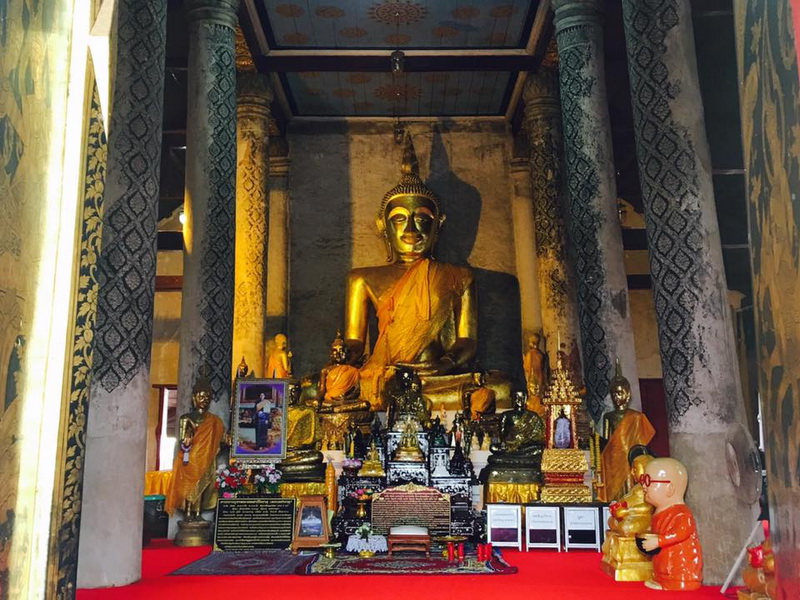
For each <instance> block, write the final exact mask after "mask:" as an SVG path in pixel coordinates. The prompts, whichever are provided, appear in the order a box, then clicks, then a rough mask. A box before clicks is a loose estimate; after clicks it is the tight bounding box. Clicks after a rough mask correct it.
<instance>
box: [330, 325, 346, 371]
mask: <svg viewBox="0 0 800 600" xmlns="http://www.w3.org/2000/svg"><path fill="white" fill-rule="evenodd" d="M330 356H331V362H332V363H333V364H335V365H343V364H344V363H346V362H347V344H345V343H344V339H342V332H341V331H337V332H336V339H334V340H333V342H332V343H331V354H330Z"/></svg>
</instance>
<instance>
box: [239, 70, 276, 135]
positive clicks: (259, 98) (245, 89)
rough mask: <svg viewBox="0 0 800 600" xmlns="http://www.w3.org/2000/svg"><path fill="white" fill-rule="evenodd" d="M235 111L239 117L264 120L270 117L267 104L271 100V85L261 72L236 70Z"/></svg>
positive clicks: (265, 122) (265, 123)
mask: <svg viewBox="0 0 800 600" xmlns="http://www.w3.org/2000/svg"><path fill="white" fill-rule="evenodd" d="M236 95H237V98H236V113H237V115H238V117H239V118H240V119H242V118H247V117H256V118H260V119H263V120H264V126H265V128H266V127H267V119H269V117H270V112H269V105H270V103H271V102H272V98H273V94H272V87H271V86H270V85H269V82H268V81H267V76H266V75H263V74H261V73H250V72H242V71H237V73H236Z"/></svg>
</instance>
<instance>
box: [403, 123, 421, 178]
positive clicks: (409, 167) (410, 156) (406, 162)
mask: <svg viewBox="0 0 800 600" xmlns="http://www.w3.org/2000/svg"><path fill="white" fill-rule="evenodd" d="M400 173H401V174H402V175H403V177H404V178H405V177H406V176H407V175H414V176H416V177H417V178H419V162H418V161H417V153H416V151H415V150H414V141H413V140H412V139H411V134H410V133H409V132H407V131H406V135H405V138H404V140H403V163H402V164H401V165H400Z"/></svg>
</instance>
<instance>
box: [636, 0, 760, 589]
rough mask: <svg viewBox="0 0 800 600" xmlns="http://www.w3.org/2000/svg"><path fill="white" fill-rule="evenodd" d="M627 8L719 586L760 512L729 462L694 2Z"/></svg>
mask: <svg viewBox="0 0 800 600" xmlns="http://www.w3.org/2000/svg"><path fill="white" fill-rule="evenodd" d="M623 12H624V19H625V36H626V42H627V48H628V65H629V70H630V78H631V97H632V101H633V117H634V126H635V132H636V154H637V159H638V163H639V174H640V179H641V185H642V196H643V199H644V212H645V221H646V225H647V239H648V246H649V248H650V272H651V275H652V279H653V294H654V297H655V305H656V317H657V320H658V332H659V341H660V347H661V364H662V367H663V371H664V387H665V390H666V398H667V414H668V417H669V428H670V449H671V452H672V454H673V456H674V457H675V458H677V459H679V460H681V461H682V462H683V463H684V464H685V465H686V466H687V468H688V470H689V477H690V482H694V483H690V485H689V494H688V497H687V503H688V504H689V505H690V506H691V507H692V509H693V510H694V514H695V517H696V518H697V522H698V527H699V533H700V538H701V542H704V544H703V549H704V558H705V579H706V582H707V583H711V584H719V583H721V582H722V581H724V579H725V577H726V575H727V573H728V571H729V570H730V568H731V565H732V564H733V561H734V559H735V558H736V555H737V554H738V552H739V551H740V550H741V548H742V546H743V545H744V541H745V538H746V537H747V534H748V533H749V531H750V528H751V527H752V525H753V519H754V515H753V514H752V510H749V507H747V506H746V505H744V504H743V503H742V502H741V501H739V500H738V499H737V495H736V494H735V492H734V490H733V487H732V485H731V483H730V480H729V478H728V476H727V472H726V470H725V469H724V468H723V467H724V464H725V455H726V448H725V437H726V435H727V433H728V431H729V428H730V426H731V425H732V424H733V423H737V422H738V423H744V422H745V421H744V402H743V399H742V390H741V386H740V382H739V371H738V366H737V357H736V348H735V345H734V342H733V336H732V331H733V328H732V324H731V314H730V310H729V307H728V295H727V294H728V291H727V284H726V282H725V270H724V266H723V263H722V248H721V246H720V236H719V226H718V224H717V213H716V208H715V204H714V188H713V186H712V180H711V156H710V154H709V149H708V142H707V140H706V132H705V125H704V121H703V105H702V102H701V99H700V87H699V83H698V79H697V64H696V61H695V55H694V36H693V33H692V13H691V6H690V3H689V0H662V1H661V2H659V3H657V4H656V3H646V2H638V1H636V0H625V1H624V2H623ZM710 481H714V485H708V482H710Z"/></svg>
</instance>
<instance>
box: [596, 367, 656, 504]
mask: <svg viewBox="0 0 800 600" xmlns="http://www.w3.org/2000/svg"><path fill="white" fill-rule="evenodd" d="M610 393H611V401H612V402H613V403H614V410H613V411H609V412H608V413H606V415H605V416H604V417H603V437H604V438H605V439H606V443H605V447H604V448H603V453H602V456H601V460H602V472H603V483H604V484H605V485H604V486H603V488H600V489H599V490H598V495H599V499H600V500H601V501H603V502H610V501H611V500H614V499H617V498H619V497H620V496H621V495H622V493H623V492H624V491H625V480H626V479H627V476H628V452H630V449H631V448H633V447H634V446H637V445H643V446H646V445H647V444H649V443H650V440H652V439H653V436H654V435H655V433H656V431H655V429H654V428H653V426H652V425H651V424H650V421H649V420H648V419H647V417H646V416H645V415H644V414H643V413H641V412H639V411H638V410H633V409H632V408H628V403H629V402H630V399H631V384H630V382H628V380H627V379H626V378H625V377H623V375H622V369H621V367H620V364H619V359H617V361H616V368H615V373H614V377H613V378H612V379H611V383H610Z"/></svg>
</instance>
